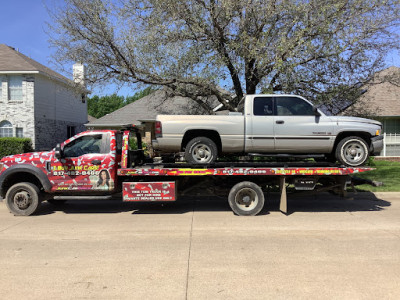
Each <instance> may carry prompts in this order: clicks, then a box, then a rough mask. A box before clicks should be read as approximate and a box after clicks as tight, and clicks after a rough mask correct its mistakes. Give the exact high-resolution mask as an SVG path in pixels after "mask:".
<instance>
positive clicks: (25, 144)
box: [0, 137, 33, 158]
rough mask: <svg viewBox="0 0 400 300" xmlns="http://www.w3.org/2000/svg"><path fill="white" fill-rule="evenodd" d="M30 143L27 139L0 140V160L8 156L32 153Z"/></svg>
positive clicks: (9, 138)
mask: <svg viewBox="0 0 400 300" xmlns="http://www.w3.org/2000/svg"><path fill="white" fill-rule="evenodd" d="M32 151H33V148H32V141H31V139H28V138H16V137H6V138H0V158H2V157H4V156H8V155H13V154H19V153H26V152H32Z"/></svg>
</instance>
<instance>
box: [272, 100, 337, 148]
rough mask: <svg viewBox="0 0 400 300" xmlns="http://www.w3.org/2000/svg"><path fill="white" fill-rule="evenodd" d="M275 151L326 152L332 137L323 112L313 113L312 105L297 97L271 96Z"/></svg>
mask: <svg viewBox="0 0 400 300" xmlns="http://www.w3.org/2000/svg"><path fill="white" fill-rule="evenodd" d="M275 111H276V113H275V117H274V122H273V123H274V132H275V151H276V152H282V153H285V152H286V153H308V154H313V153H328V152H330V150H331V149H332V146H333V142H334V139H335V137H334V136H333V125H334V124H333V123H332V122H331V120H330V118H329V117H327V116H324V115H322V116H316V115H315V113H314V110H313V106H312V105H311V104H310V103H309V102H307V101H305V100H304V99H302V98H299V97H290V96H277V97H275Z"/></svg>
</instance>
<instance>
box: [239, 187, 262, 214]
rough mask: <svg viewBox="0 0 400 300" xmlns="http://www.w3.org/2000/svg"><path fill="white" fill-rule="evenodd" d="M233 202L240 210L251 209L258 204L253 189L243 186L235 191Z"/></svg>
mask: <svg viewBox="0 0 400 300" xmlns="http://www.w3.org/2000/svg"><path fill="white" fill-rule="evenodd" d="M235 203H236V205H237V206H238V207H239V208H240V209H241V210H244V211H250V210H253V209H254V208H255V207H256V206H257V204H258V196H257V193H256V192H255V191H254V190H253V189H250V188H243V189H241V190H239V191H238V192H237V193H236V196H235Z"/></svg>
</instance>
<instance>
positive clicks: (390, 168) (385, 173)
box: [355, 160, 400, 192]
mask: <svg viewBox="0 0 400 300" xmlns="http://www.w3.org/2000/svg"><path fill="white" fill-rule="evenodd" d="M374 164H375V165H374V166H373V167H374V168H376V170H373V171H368V172H364V173H360V174H356V175H355V176H357V177H360V178H365V179H369V180H374V181H379V182H383V186H380V187H373V186H370V185H366V184H363V185H358V186H357V187H356V188H357V190H359V191H371V192H400V182H399V178H400V162H393V161H381V160H375V161H374Z"/></svg>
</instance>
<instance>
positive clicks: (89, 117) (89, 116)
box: [87, 115, 97, 122]
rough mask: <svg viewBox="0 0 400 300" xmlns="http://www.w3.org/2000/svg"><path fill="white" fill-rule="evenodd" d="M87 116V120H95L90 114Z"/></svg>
mask: <svg viewBox="0 0 400 300" xmlns="http://www.w3.org/2000/svg"><path fill="white" fill-rule="evenodd" d="M87 117H88V122H93V121H96V120H97V119H96V118H95V117H92V116H91V115H88V116H87Z"/></svg>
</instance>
